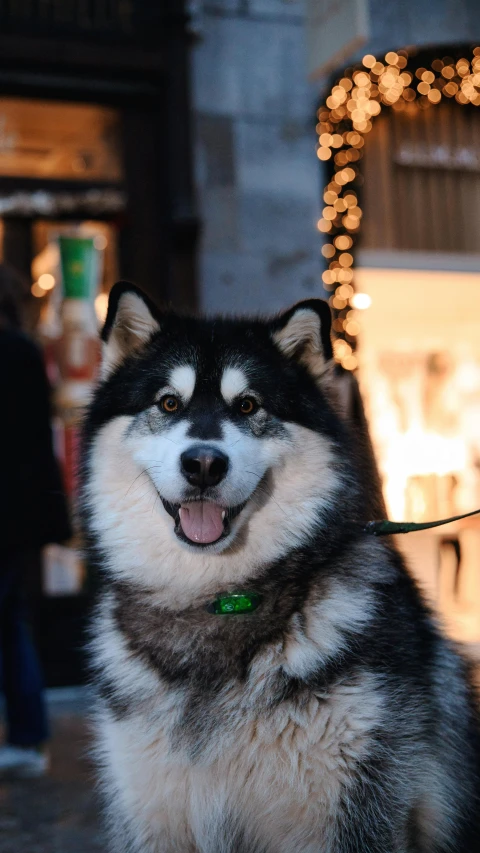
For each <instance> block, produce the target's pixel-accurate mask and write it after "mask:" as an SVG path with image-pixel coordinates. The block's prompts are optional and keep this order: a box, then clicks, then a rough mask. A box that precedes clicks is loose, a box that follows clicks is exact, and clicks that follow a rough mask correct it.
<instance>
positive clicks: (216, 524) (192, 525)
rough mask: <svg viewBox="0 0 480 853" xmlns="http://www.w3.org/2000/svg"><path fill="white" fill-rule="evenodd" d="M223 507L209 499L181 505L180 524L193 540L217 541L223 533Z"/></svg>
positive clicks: (186, 534)
mask: <svg viewBox="0 0 480 853" xmlns="http://www.w3.org/2000/svg"><path fill="white" fill-rule="evenodd" d="M222 512H223V509H222V507H221V506H218V504H212V503H209V502H208V501H194V502H192V503H188V504H184V505H183V506H181V507H180V525H181V527H182V530H183V532H184V534H185V536H186V537H187V538H188V539H191V540H192V542H202V543H204V544H207V543H208V542H216V541H217V539H220V536H221V535H222V533H223V519H222Z"/></svg>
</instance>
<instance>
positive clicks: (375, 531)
mask: <svg viewBox="0 0 480 853" xmlns="http://www.w3.org/2000/svg"><path fill="white" fill-rule="evenodd" d="M479 513H480V509H474V510H473V512H466V513H465V515H454V516H452V518H442V520H441V521H425V522H423V523H419V524H416V523H415V522H414V521H369V522H368V524H366V525H365V527H364V528H363V529H364V532H365V533H371V534H372V535H373V536H388V535H390V534H391V533H413V532H414V531H415V530H428V529H429V528H430V527H441V525H442V524H449V523H450V522H451V521H460V520H461V519H462V518H470V516H471V515H478V514H479Z"/></svg>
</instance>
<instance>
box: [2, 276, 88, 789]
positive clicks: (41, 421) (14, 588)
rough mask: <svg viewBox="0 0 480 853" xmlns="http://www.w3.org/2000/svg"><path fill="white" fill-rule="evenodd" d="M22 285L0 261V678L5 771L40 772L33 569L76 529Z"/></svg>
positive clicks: (41, 705) (42, 732)
mask: <svg viewBox="0 0 480 853" xmlns="http://www.w3.org/2000/svg"><path fill="white" fill-rule="evenodd" d="M22 285H23V283H22V280H21V279H20V278H19V277H18V276H17V274H16V273H15V272H14V271H13V270H10V269H9V268H8V267H6V266H4V265H0V400H1V414H0V484H1V485H0V685H1V688H2V690H3V693H4V695H5V706H6V743H5V744H4V745H3V746H0V775H5V774H6V773H7V774H15V775H22V776H38V775H42V774H43V773H45V772H46V771H47V770H48V753H47V751H46V749H45V744H46V741H47V739H48V722H47V714H46V708H45V701H44V695H43V678H42V673H41V667H40V663H39V659H38V655H37V651H36V648H35V644H34V641H33V636H32V633H31V630H30V626H29V624H28V618H27V607H26V591H25V585H26V575H27V570H28V566H31V565H32V563H33V564H34V563H35V561H36V562H37V564H38V561H39V557H40V549H41V548H42V547H43V546H44V545H46V544H48V543H51V542H62V541H65V540H67V539H68V538H70V536H71V535H72V530H71V526H70V521H69V515H68V508H67V502H66V498H65V494H64V490H63V485H62V480H61V474H60V470H59V466H58V464H57V461H56V459H55V456H54V452H53V444H52V432H51V423H50V414H51V413H50V401H49V396H50V389H49V385H48V380H47V377H46V373H45V369H44V365H43V359H42V355H41V352H40V350H39V349H38V347H37V346H36V344H35V343H34V342H33V341H32V340H31V339H30V338H29V337H28V336H27V335H26V334H24V333H23V332H22V330H21V305H20V299H21V294H22Z"/></svg>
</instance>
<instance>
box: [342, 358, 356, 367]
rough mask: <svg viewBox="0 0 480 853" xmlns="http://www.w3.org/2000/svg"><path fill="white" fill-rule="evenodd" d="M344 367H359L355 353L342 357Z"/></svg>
mask: <svg viewBox="0 0 480 853" xmlns="http://www.w3.org/2000/svg"><path fill="white" fill-rule="evenodd" d="M342 367H344V368H345V370H355V369H356V367H358V361H357V359H356V358H355V356H354V355H347V356H346V357H345V358H342Z"/></svg>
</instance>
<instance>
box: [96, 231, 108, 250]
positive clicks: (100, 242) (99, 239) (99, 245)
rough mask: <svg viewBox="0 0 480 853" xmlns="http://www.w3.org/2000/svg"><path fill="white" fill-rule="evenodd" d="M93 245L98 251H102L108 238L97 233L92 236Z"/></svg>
mask: <svg viewBox="0 0 480 853" xmlns="http://www.w3.org/2000/svg"><path fill="white" fill-rule="evenodd" d="M93 245H94V246H95V248H96V249H98V251H99V252H103V250H104V249H106V248H107V245H108V240H107V238H106V237H105V236H104V235H103V234H97V236H96V237H94V238H93Z"/></svg>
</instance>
